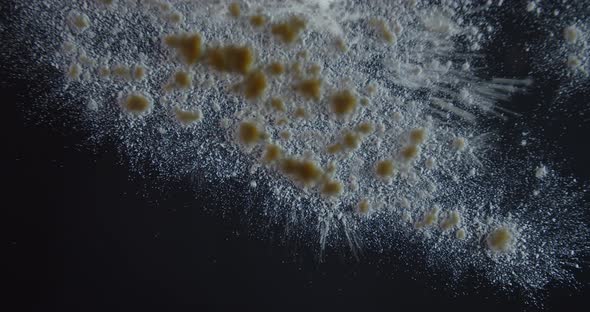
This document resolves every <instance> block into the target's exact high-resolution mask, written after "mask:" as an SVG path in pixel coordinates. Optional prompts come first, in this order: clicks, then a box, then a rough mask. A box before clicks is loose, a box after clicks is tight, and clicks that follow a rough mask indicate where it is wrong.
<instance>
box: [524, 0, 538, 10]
mask: <svg viewBox="0 0 590 312" xmlns="http://www.w3.org/2000/svg"><path fill="white" fill-rule="evenodd" d="M536 7H537V4H536V3H535V2H533V1H530V2H529V3H528V4H527V6H526V11H527V12H532V11H533V10H534V9H535V8H536Z"/></svg>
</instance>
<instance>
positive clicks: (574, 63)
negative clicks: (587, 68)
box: [567, 55, 582, 69]
mask: <svg viewBox="0 0 590 312" xmlns="http://www.w3.org/2000/svg"><path fill="white" fill-rule="evenodd" d="M580 65H582V61H581V60H580V58H578V57H577V56H575V55H570V56H568V57H567V66H568V67H569V68H571V69H576V68H578V67H580Z"/></svg>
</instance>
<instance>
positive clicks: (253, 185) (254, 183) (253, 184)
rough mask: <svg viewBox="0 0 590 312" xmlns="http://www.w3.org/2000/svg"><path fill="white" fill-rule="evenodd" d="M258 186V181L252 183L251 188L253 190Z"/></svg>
mask: <svg viewBox="0 0 590 312" xmlns="http://www.w3.org/2000/svg"><path fill="white" fill-rule="evenodd" d="M257 185H258V184H257V183H256V181H250V187H251V188H256V186H257Z"/></svg>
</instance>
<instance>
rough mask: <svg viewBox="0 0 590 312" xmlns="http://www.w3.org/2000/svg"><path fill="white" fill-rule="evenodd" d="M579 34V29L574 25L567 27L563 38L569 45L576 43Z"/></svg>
mask: <svg viewBox="0 0 590 312" xmlns="http://www.w3.org/2000/svg"><path fill="white" fill-rule="evenodd" d="M579 32H580V31H579V30H578V28H577V27H576V26H574V25H572V26H569V27H566V28H565V29H564V30H563V38H564V39H565V41H566V42H567V43H570V44H572V43H576V41H577V40H578V37H579Z"/></svg>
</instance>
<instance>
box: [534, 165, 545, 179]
mask: <svg viewBox="0 0 590 312" xmlns="http://www.w3.org/2000/svg"><path fill="white" fill-rule="evenodd" d="M546 176H547V167H545V166H544V165H541V166H540V167H537V169H535V177H537V178H539V179H542V178H544V177H546Z"/></svg>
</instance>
